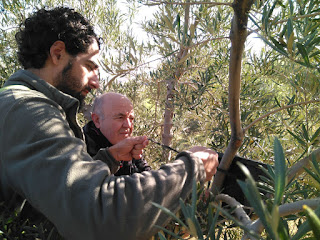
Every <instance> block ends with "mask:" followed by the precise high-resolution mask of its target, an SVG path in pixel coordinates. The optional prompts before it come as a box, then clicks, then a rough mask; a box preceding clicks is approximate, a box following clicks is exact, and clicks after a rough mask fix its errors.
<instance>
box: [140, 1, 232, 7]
mask: <svg viewBox="0 0 320 240" xmlns="http://www.w3.org/2000/svg"><path fill="white" fill-rule="evenodd" d="M150 2H151V3H145V4H144V5H146V6H154V5H161V4H167V5H169V4H170V5H200V4H203V5H209V7H213V6H229V7H231V6H232V3H223V2H190V3H185V2H167V1H157V0H151V1H150Z"/></svg>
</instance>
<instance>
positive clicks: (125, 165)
mask: <svg viewBox="0 0 320 240" xmlns="http://www.w3.org/2000/svg"><path fill="white" fill-rule="evenodd" d="M83 132H84V135H85V140H86V144H87V151H88V153H89V154H90V156H91V157H94V156H95V155H96V154H97V153H98V151H99V150H100V149H101V148H108V147H111V146H112V144H111V143H110V142H109V140H108V139H107V138H106V137H105V136H104V135H103V134H102V133H101V131H100V129H98V128H97V127H96V126H95V125H94V123H93V121H90V122H88V123H87V124H86V125H85V126H84V127H83ZM150 170H151V167H150V166H149V165H148V163H147V161H146V160H144V159H143V158H141V159H138V160H137V159H132V161H121V162H120V169H119V170H118V171H117V172H116V173H115V174H114V175H116V176H120V175H131V174H133V173H141V172H143V171H150Z"/></svg>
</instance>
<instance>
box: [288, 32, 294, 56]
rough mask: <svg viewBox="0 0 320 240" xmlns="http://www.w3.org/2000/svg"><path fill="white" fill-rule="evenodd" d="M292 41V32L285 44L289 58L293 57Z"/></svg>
mask: <svg viewBox="0 0 320 240" xmlns="http://www.w3.org/2000/svg"><path fill="white" fill-rule="evenodd" d="M293 40H294V33H293V32H292V33H291V35H290V37H289V39H288V42H287V49H288V53H289V54H290V56H293Z"/></svg>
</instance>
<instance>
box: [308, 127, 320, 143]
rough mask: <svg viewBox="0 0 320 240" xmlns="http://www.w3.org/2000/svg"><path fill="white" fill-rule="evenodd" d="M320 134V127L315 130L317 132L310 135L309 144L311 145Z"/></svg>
mask: <svg viewBox="0 0 320 240" xmlns="http://www.w3.org/2000/svg"><path fill="white" fill-rule="evenodd" d="M319 134H320V127H319V128H318V129H317V131H316V132H315V133H314V134H313V135H312V137H311V139H310V142H311V143H312V142H313V141H314V140H316V138H317V137H318V136H319Z"/></svg>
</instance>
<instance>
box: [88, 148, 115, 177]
mask: <svg viewBox="0 0 320 240" xmlns="http://www.w3.org/2000/svg"><path fill="white" fill-rule="evenodd" d="M92 158H93V159H94V160H101V161H103V162H105V163H106V164H107V165H108V167H109V168H110V171H111V174H115V173H116V172H117V171H118V170H119V167H120V162H119V161H117V160H116V159H115V158H114V157H113V156H112V155H111V154H110V152H109V151H108V148H100V150H99V151H98V153H97V154H96V155H95V156H93V157H92Z"/></svg>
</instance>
